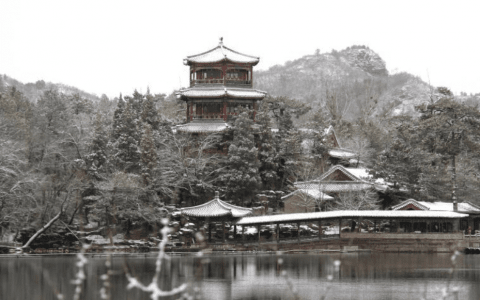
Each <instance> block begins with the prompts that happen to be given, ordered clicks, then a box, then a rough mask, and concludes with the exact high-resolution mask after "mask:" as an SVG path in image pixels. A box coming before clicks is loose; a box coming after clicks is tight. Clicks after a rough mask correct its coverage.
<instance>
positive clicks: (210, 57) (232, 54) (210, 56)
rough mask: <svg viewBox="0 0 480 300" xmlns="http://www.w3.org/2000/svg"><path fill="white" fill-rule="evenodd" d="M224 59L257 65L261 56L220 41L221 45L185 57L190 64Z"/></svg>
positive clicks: (187, 63) (185, 60) (186, 62)
mask: <svg viewBox="0 0 480 300" xmlns="http://www.w3.org/2000/svg"><path fill="white" fill-rule="evenodd" d="M223 60H227V61H231V62H234V63H246V64H252V65H254V66H255V65H256V64H258V62H259V61H260V57H256V56H252V55H247V54H243V53H240V52H237V51H235V50H232V49H230V48H227V47H225V46H224V45H223V42H222V41H220V43H219V45H218V46H217V47H215V48H213V49H211V50H208V51H206V52H203V53H200V54H196V55H191V56H187V58H185V59H184V63H185V64H186V65H190V64H192V63H216V62H221V61H223Z"/></svg>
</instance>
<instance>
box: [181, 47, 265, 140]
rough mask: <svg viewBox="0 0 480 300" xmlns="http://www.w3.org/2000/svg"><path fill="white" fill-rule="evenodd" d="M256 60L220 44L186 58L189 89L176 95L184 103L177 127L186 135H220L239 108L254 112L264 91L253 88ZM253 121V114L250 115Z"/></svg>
mask: <svg viewBox="0 0 480 300" xmlns="http://www.w3.org/2000/svg"><path fill="white" fill-rule="evenodd" d="M259 61H260V58H259V57H255V56H251V55H246V54H242V53H240V52H237V51H234V50H232V49H230V48H227V47H225V46H224V45H223V39H222V38H221V39H220V43H219V45H218V46H217V47H215V48H213V49H211V50H208V51H206V52H203V53H200V54H197V55H192V56H187V58H185V59H184V64H185V65H187V66H189V67H190V87H188V88H185V89H182V90H180V91H179V92H178V93H177V96H178V97H179V98H180V99H182V100H184V101H185V102H186V104H187V112H186V117H187V123H186V124H184V125H181V126H179V127H177V131H179V132H186V133H212V132H221V131H223V130H225V129H226V128H228V124H227V122H228V121H230V120H231V118H232V116H234V115H236V114H238V112H239V109H240V107H243V108H248V109H253V110H254V111H255V110H256V109H257V101H261V100H262V99H263V98H264V97H265V96H266V94H267V93H266V92H263V91H259V90H256V89H254V88H253V85H252V84H253V67H254V66H256V65H257V64H258V62H259ZM252 118H253V119H254V120H255V112H254V113H253V115H252Z"/></svg>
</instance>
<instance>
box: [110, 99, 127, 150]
mask: <svg viewBox="0 0 480 300" xmlns="http://www.w3.org/2000/svg"><path fill="white" fill-rule="evenodd" d="M124 111H125V101H123V97H122V94H120V97H119V98H118V102H117V109H115V112H114V114H113V125H112V139H113V141H115V140H117V139H118V138H119V137H120V128H121V124H122V115H123V112H124Z"/></svg>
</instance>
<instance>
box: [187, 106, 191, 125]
mask: <svg viewBox="0 0 480 300" xmlns="http://www.w3.org/2000/svg"><path fill="white" fill-rule="evenodd" d="M189 120H190V103H188V102H187V122H188V121H189Z"/></svg>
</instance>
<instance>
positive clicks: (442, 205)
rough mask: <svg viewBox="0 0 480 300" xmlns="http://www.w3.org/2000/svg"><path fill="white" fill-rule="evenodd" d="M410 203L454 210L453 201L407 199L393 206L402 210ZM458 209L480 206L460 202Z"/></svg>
mask: <svg viewBox="0 0 480 300" xmlns="http://www.w3.org/2000/svg"><path fill="white" fill-rule="evenodd" d="M408 205H414V206H416V207H417V208H419V209H421V210H430V211H453V203H452V202H426V201H417V200H415V199H408V200H405V201H403V202H402V203H400V204H397V205H395V206H393V207H392V210H402V209H403V208H405V207H407V206H408ZM458 211H480V207H478V206H476V205H474V204H472V203H470V202H460V203H458Z"/></svg>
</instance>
